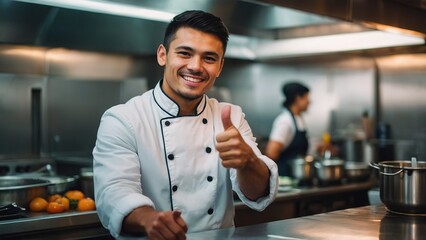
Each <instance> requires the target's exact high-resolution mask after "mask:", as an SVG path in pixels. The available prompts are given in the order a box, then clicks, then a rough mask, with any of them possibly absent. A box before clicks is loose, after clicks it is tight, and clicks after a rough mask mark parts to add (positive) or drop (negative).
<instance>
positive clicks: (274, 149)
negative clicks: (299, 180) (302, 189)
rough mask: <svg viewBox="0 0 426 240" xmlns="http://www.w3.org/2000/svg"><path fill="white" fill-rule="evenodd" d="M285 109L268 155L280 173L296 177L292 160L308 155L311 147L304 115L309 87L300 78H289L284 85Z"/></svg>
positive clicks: (278, 121)
mask: <svg viewBox="0 0 426 240" xmlns="http://www.w3.org/2000/svg"><path fill="white" fill-rule="evenodd" d="M282 92H283V94H284V96H285V101H284V104H283V105H284V109H283V111H282V112H281V113H280V114H279V115H278V116H277V117H276V118H275V120H274V122H273V125H272V129H271V133H270V136H269V140H268V143H267V145H266V155H267V156H268V157H270V158H271V159H273V160H274V161H276V162H277V164H278V171H279V175H280V176H290V177H292V173H291V167H290V164H289V161H291V160H292V159H295V158H297V157H300V156H301V157H304V156H305V155H306V153H307V151H308V148H309V143H308V138H307V131H306V124H305V122H304V120H303V118H302V113H304V112H305V111H306V110H307V109H308V106H309V88H308V87H306V86H305V85H303V84H301V83H298V82H289V83H287V84H285V85H284V86H283V88H282Z"/></svg>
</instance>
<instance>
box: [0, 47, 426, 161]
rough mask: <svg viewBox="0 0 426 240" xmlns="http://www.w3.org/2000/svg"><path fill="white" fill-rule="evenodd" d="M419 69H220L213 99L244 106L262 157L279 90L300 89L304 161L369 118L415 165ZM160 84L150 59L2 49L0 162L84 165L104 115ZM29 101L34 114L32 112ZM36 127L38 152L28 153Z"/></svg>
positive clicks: (383, 65) (369, 64)
mask: <svg viewBox="0 0 426 240" xmlns="http://www.w3.org/2000/svg"><path fill="white" fill-rule="evenodd" d="M395 59H396V60H395ZM375 60H376V61H377V66H378V68H376V66H375ZM425 60H426V55H425V54H409V55H396V56H390V57H382V58H377V59H371V58H366V57H351V58H348V59H341V60H335V61H328V62H316V63H312V61H311V62H310V63H309V64H303V63H301V62H300V61H298V63H297V64H291V63H289V62H287V63H259V62H251V61H243V60H234V59H226V60H225V67H224V69H223V72H222V74H221V76H220V77H219V78H218V79H217V80H216V86H217V88H216V89H215V92H214V96H222V97H224V99H225V100H228V101H231V102H232V103H235V104H238V105H240V106H242V108H243V110H244V112H245V114H246V118H247V119H248V121H249V124H250V125H251V127H252V129H253V133H254V135H255V136H256V137H257V138H258V139H259V141H260V147H261V149H263V147H264V144H265V142H266V140H267V138H268V136H269V133H270V130H271V126H272V122H273V120H274V118H275V117H276V116H277V115H278V114H279V113H280V112H281V111H282V102H283V101H284V97H283V96H282V93H281V87H282V85H283V84H284V83H285V82H288V81H294V80H298V81H300V82H303V83H305V84H306V85H308V86H309V87H310V89H311V100H312V104H311V107H310V108H309V110H308V112H307V113H306V114H305V116H304V118H305V121H306V123H307V125H308V130H309V136H310V140H311V146H312V149H311V152H312V151H313V147H314V146H315V144H316V143H317V142H318V141H319V140H320V139H321V135H322V134H323V133H324V132H325V131H330V132H332V134H333V136H336V137H341V136H344V135H345V134H346V133H347V132H348V130H357V129H361V127H362V125H361V116H362V113H363V112H364V111H368V112H369V114H370V117H371V118H372V120H373V122H374V121H377V120H378V119H377V117H380V120H382V121H385V122H387V123H389V124H390V126H391V129H392V137H393V138H394V139H396V140H415V141H416V142H417V143H418V144H417V145H418V146H416V151H417V153H416V154H418V156H419V157H420V160H421V159H424V158H425V146H424V145H425V144H424V143H425V142H426V132H425V125H424V124H423V119H425V115H426V110H424V107H423V106H424V105H425V103H426V98H425V97H424V96H426V95H425V94H424V91H425V88H426V84H425V83H426V82H425V79H424V76H425V75H426V74H425V72H426V67H425V66H424V62H426V61H425ZM398 61H399V62H404V64H400V63H398ZM377 71H380V78H377ZM161 76H162V69H161V68H160V67H158V66H157V63H156V58H155V56H149V57H143V58H141V57H134V56H128V55H115V54H107V53H98V52H82V51H73V50H66V49H47V48H35V47H23V46H6V45H3V46H0V159H4V158H8V157H10V156H17V155H18V156H19V155H34V154H36V155H37V154H39V155H44V156H50V155H57V154H65V155H86V156H90V154H91V150H92V148H93V146H94V142H95V138H96V132H97V128H98V124H99V120H100V117H101V115H102V113H103V112H104V111H105V110H106V109H107V108H109V107H111V106H113V105H116V104H119V103H123V102H125V101H127V99H129V98H130V97H132V96H135V95H138V94H141V93H143V92H144V91H146V90H147V89H150V88H152V87H153V86H154V85H155V84H156V83H157V82H158V80H159V79H160V78H161ZM376 83H378V84H379V88H378V89H376ZM34 90H35V91H34ZM37 92H38V93H39V98H40V99H39V100H40V106H39V107H38V108H37V107H34V106H33V105H32V103H33V102H34V96H33V95H34V93H37ZM212 94H213V92H212ZM36 95H37V94H36ZM377 106H379V107H377ZM34 111H39V112H40V120H41V122H40V124H39V125H37V124H34V114H35V113H34ZM377 113H379V115H378V116H376V115H377ZM37 127H39V128H40V129H39V130H40V132H39V135H40V136H39V137H40V141H39V146H37V143H34V139H37V138H36V137H37V136H34V135H35V134H37V129H35V128H37ZM34 148H39V152H37V151H35V149H34ZM36 150H37V149H36Z"/></svg>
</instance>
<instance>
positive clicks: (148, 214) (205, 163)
mask: <svg viewBox="0 0 426 240" xmlns="http://www.w3.org/2000/svg"><path fill="white" fill-rule="evenodd" d="M227 41H228V31H227V29H226V27H225V25H224V24H223V23H222V21H221V20H220V18H218V17H216V16H214V15H212V14H210V13H206V12H203V11H186V12H183V13H181V14H179V15H177V16H176V17H175V18H174V19H173V20H172V21H171V22H170V24H169V25H168V27H167V29H166V33H165V37H164V42H163V44H161V45H160V46H159V47H158V50H157V61H158V63H159V65H160V66H162V67H164V75H163V79H162V80H160V81H159V82H158V84H157V86H156V87H155V88H154V89H152V90H150V91H148V92H146V93H144V94H142V95H141V96H137V97H134V98H132V99H131V100H129V101H128V102H127V103H125V104H122V105H118V106H114V107H112V108H110V109H108V110H107V111H106V112H105V113H104V115H103V116H102V119H101V123H100V126H99V130H98V136H97V140H96V146H95V148H94V150H93V157H94V163H93V164H94V165H93V167H94V184H95V199H96V204H97V212H98V214H99V217H100V220H101V222H102V224H103V225H104V227H106V228H108V229H109V231H110V233H111V235H112V236H114V237H115V238H120V237H122V236H128V235H146V236H148V238H149V239H185V238H186V232H188V231H189V232H195V231H204V230H210V229H217V228H225V227H232V226H234V221H233V219H234V205H233V191H235V192H236V193H237V194H238V196H239V197H240V199H241V200H242V201H243V202H244V203H245V204H247V205H248V206H249V207H251V208H253V209H255V210H258V211H262V210H263V209H265V208H266V207H267V206H268V205H269V204H270V203H271V202H272V201H273V200H274V198H275V196H276V193H277V182H278V178H277V176H278V172H277V166H276V164H275V163H274V161H272V160H271V159H269V158H267V157H266V156H264V155H262V154H261V152H260V151H259V149H258V148H257V144H256V142H255V138H254V137H253V134H252V132H251V129H250V127H249V125H248V123H247V121H246V120H245V119H244V114H243V112H242V110H241V108H240V107H238V106H236V105H232V104H229V103H222V102H221V103H219V102H218V101H217V100H216V99H213V98H209V97H208V96H206V95H205V93H206V92H207V91H208V90H209V89H210V88H211V87H212V86H213V85H214V82H215V80H216V78H217V77H218V76H219V74H220V73H221V71H222V68H223V65H224V54H225V50H226V45H227Z"/></svg>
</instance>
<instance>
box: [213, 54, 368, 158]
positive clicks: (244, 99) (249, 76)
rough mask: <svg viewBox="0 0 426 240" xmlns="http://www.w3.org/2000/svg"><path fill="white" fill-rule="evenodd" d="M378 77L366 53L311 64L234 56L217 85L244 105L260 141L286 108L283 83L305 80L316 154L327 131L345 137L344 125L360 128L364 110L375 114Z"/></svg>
mask: <svg viewBox="0 0 426 240" xmlns="http://www.w3.org/2000/svg"><path fill="white" fill-rule="evenodd" d="M374 79H375V78H374V63H373V62H372V60H371V59H367V58H352V59H348V60H340V61H335V62H329V63H326V64H321V63H317V64H308V65H303V64H302V65H300V64H297V65H292V64H276V63H275V64H266V63H248V62H234V61H232V60H231V61H228V62H226V63H225V68H224V72H223V73H222V75H221V77H220V78H219V79H218V80H217V83H216V84H217V85H219V86H226V87H227V88H229V89H231V92H232V101H233V102H234V103H236V104H238V105H241V106H242V107H243V109H244V111H245V113H246V115H247V119H248V121H249V123H250V124H251V126H252V128H253V132H254V134H255V135H256V136H257V137H258V138H259V139H260V140H266V139H267V138H268V136H269V133H270V130H271V126H272V123H273V120H274V118H275V117H276V116H277V115H278V114H279V113H280V112H281V111H282V110H283V108H282V103H283V101H284V100H285V98H284V96H283V94H282V92H281V88H282V86H283V84H285V83H286V82H289V81H299V82H301V83H303V84H306V85H307V86H308V87H309V88H310V90H311V91H310V92H311V93H310V95H311V96H310V97H311V105H310V107H309V109H308V112H306V113H305V114H304V119H305V121H306V124H307V125H308V131H309V136H310V142H311V150H310V152H311V153H312V152H313V148H314V147H315V145H316V144H317V143H318V141H320V140H321V136H322V134H323V133H324V132H325V131H330V132H332V134H333V135H335V136H336V137H342V134H344V130H346V129H348V128H352V129H360V128H361V127H362V126H361V115H362V113H363V112H364V111H368V112H369V113H370V115H371V116H372V117H374V112H375V109H374V91H375V88H374Z"/></svg>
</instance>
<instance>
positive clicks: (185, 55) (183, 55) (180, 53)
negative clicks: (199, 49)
mask: <svg viewBox="0 0 426 240" xmlns="http://www.w3.org/2000/svg"><path fill="white" fill-rule="evenodd" d="M177 55H179V56H181V57H189V56H191V54H190V53H189V52H188V51H178V52H177Z"/></svg>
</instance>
